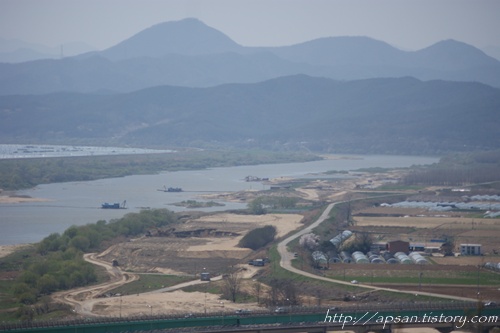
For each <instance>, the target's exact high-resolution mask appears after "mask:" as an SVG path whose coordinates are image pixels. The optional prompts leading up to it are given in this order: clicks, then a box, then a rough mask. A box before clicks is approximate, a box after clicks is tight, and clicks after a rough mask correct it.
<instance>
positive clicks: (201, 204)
mask: <svg viewBox="0 0 500 333" xmlns="http://www.w3.org/2000/svg"><path fill="white" fill-rule="evenodd" d="M173 205H174V206H178V207H186V208H208V207H222V206H225V205H224V204H221V203H219V202H215V201H196V200H184V201H181V202H176V203H174V204H173Z"/></svg>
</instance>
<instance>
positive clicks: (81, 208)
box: [0, 155, 438, 245]
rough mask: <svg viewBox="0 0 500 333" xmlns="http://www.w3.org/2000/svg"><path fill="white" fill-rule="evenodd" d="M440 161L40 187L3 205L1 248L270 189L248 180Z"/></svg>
mask: <svg viewBox="0 0 500 333" xmlns="http://www.w3.org/2000/svg"><path fill="white" fill-rule="evenodd" d="M437 161H438V158H436V157H418V156H386V155H362V156H346V158H340V159H328V160H321V161H314V162H304V163H286V164H266V165H254V166H238V167H226V168H213V169H206V170H197V171H176V172H163V173H160V174H156V175H137V176H127V177H121V178H111V179H102V180H95V181H86V182H68V183H56V184H47V185H40V186H37V187H35V188H33V189H30V190H25V191H19V192H18V194H19V195H27V196H31V197H34V198H42V199H45V200H46V201H44V202H26V203H18V204H0V228H1V233H0V245H10V244H21V243H33V242H38V241H40V240H42V239H43V238H44V237H46V236H48V235H49V234H51V233H54V232H59V233H62V232H63V231H64V230H66V229H67V228H68V227H70V226H71V225H84V224H87V223H95V222H97V221H98V220H107V221H109V220H110V219H114V218H119V217H122V216H123V215H124V214H126V213H130V212H138V211H140V210H141V209H143V208H145V207H148V208H168V209H170V210H172V211H182V210H185V208H183V207H176V206H172V204H173V203H176V202H180V201H183V200H190V199H192V200H198V201H202V200H201V199H200V198H199V195H200V194H207V193H211V192H214V193H215V192H229V191H240V190H245V189H259V190H260V189H267V187H266V186H265V185H262V184H261V183H257V182H245V180H244V178H245V177H246V176H249V175H252V176H257V177H261V178H263V177H268V178H277V177H297V178H299V177H308V178H310V177H312V178H314V177H317V178H324V176H319V175H317V173H321V172H325V171H329V170H337V171H341V170H356V169H360V168H370V167H384V168H386V167H387V168H392V167H407V166H411V165H425V164H432V163H435V162H437ZM337 177H338V176H337ZM163 186H166V187H181V188H182V189H183V192H162V191H158V189H162V188H163ZM124 200H126V201H127V209H101V208H100V207H101V204H102V203H104V202H109V203H115V202H119V203H121V202H123V201H124ZM244 207H246V205H245V204H239V203H228V202H225V206H224V207H212V208H204V209H202V210H204V211H222V210H227V209H237V208H244ZM190 210H192V209H190Z"/></svg>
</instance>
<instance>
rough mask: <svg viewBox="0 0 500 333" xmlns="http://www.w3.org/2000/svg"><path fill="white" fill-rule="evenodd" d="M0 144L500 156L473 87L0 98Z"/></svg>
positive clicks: (352, 84)
mask: <svg viewBox="0 0 500 333" xmlns="http://www.w3.org/2000/svg"><path fill="white" fill-rule="evenodd" d="M0 105H1V106H2V108H1V110H0V112H1V119H2V121H1V122H0V141H1V142H52V143H54V142H56V143H73V144H94V143H96V142H98V143H100V144H108V145H116V144H119V145H125V144H130V145H141V146H148V147H168V146H170V147H172V146H197V147H205V148H210V147H217V148H219V147H222V146H224V147H226V146H231V147H251V148H253V147H259V148H270V149H309V150H313V151H334V152H351V153H391V154H393V153H394V154H396V153H397V154H442V153H443V152H448V151H462V150H477V149H494V148H497V147H500V131H498V128H500V114H499V113H500V90H499V89H497V88H493V87H490V86H487V85H484V84H480V83H467V82H465V83H462V82H447V81H440V80H435V81H420V80H417V79H415V78H409V77H407V78H379V79H366V80H355V81H335V80H332V79H327V78H317V77H310V76H306V75H302V74H301V75H294V76H287V77H281V78H277V79H272V80H269V81H264V82H260V83H247V84H226V85H220V86H216V87H207V88H188V87H174V86H158V87H154V88H148V89H143V90H139V91H135V92H132V93H122V94H82V93H68V92H66V93H62V92H61V93H54V94H47V95H29V96H22V95H12V96H0Z"/></svg>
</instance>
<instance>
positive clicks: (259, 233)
mask: <svg viewBox="0 0 500 333" xmlns="http://www.w3.org/2000/svg"><path fill="white" fill-rule="evenodd" d="M275 236H276V228H275V227H274V226H272V225H266V226H264V227H262V228H257V229H254V230H252V231H250V232H249V233H247V234H246V235H245V236H243V238H242V239H241V240H240V242H239V243H238V246H239V247H246V248H249V249H252V250H258V249H260V248H262V247H264V246H266V245H267V244H269V243H271V242H272V241H273V240H274V237H275Z"/></svg>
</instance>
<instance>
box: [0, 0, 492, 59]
mask: <svg viewBox="0 0 500 333" xmlns="http://www.w3.org/2000/svg"><path fill="white" fill-rule="evenodd" d="M186 17H195V18H198V19H199V20H201V21H203V22H204V23H205V24H207V25H209V26H211V27H213V28H215V29H217V30H219V31H221V32H223V33H224V34H226V35H227V36H229V37H230V38H231V39H233V40H234V41H235V42H237V43H238V44H241V45H244V46H280V45H290V44H295V43H299V42H303V41H308V40H312V39H316V38H320V37H328V36H369V37H372V38H375V39H378V40H382V41H385V42H388V43H390V44H392V45H394V46H397V47H400V48H403V49H409V50H415V49H421V48H424V47H427V46H429V45H431V44H434V43H436V42H438V41H440V40H445V39H450V38H451V39H456V40H459V41H462V42H465V43H468V44H471V45H474V46H476V47H479V48H483V47H485V46H490V45H496V46H500V0H0V38H5V39H20V40H23V41H27V42H36V43H41V44H44V45H47V46H52V47H57V46H58V45H61V44H64V43H67V42H74V41H77V42H85V43H87V44H89V45H91V46H94V47H96V48H97V49H105V48H107V47H110V46H113V45H115V44H117V43H119V42H120V41H122V40H124V39H127V38H128V37H130V36H132V35H134V34H135V33H137V32H139V31H141V30H143V29H145V28H148V27H150V26H152V25H154V24H156V23H160V22H165V21H177V20H180V19H183V18H186Z"/></svg>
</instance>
